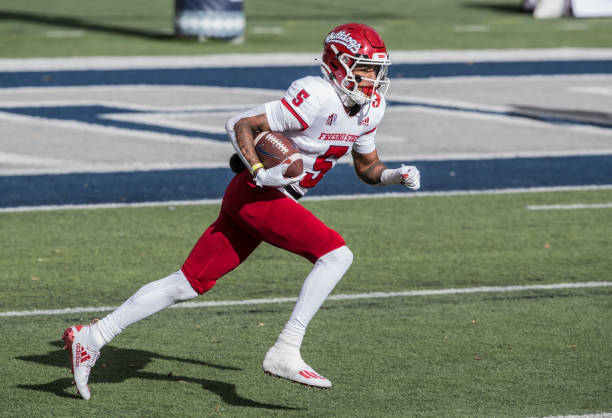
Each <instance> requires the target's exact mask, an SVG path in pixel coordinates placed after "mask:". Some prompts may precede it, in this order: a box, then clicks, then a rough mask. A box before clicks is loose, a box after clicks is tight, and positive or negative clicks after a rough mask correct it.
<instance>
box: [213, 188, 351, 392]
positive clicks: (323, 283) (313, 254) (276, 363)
mask: <svg viewBox="0 0 612 418" xmlns="http://www.w3.org/2000/svg"><path fill="white" fill-rule="evenodd" d="M233 187H235V188H236V190H235V191H234V193H233V195H234V196H240V198H241V201H240V202H239V203H240V204H235V205H232V207H234V208H239V210H236V211H234V212H232V211H231V209H228V212H229V214H230V216H232V217H233V219H235V221H236V223H239V224H241V227H242V229H244V230H250V231H251V233H252V234H253V235H256V236H258V237H259V238H260V239H262V240H264V241H266V242H268V243H270V244H272V245H275V246H277V247H280V248H283V249H285V250H287V251H291V252H293V253H296V254H299V255H302V256H304V257H306V258H307V259H309V260H310V261H312V262H313V263H314V266H313V269H312V271H311V273H310V274H309V275H308V277H307V278H306V280H305V281H304V284H303V285H302V289H301V291H300V295H299V297H298V301H297V303H296V306H295V308H294V310H293V313H292V315H291V318H290V319H289V321H288V323H287V325H286V326H285V328H284V329H283V331H282V332H281V334H280V336H279V338H278V340H277V342H276V344H274V346H273V347H272V348H271V349H270V351H268V354H267V355H266V358H265V360H264V365H263V367H264V370H265V371H266V372H269V373H271V374H274V375H277V376H281V377H285V378H288V379H290V380H293V381H297V382H299V383H304V384H308V385H311V386H319V387H329V386H331V383H330V382H329V380H327V379H325V378H322V377H321V376H320V375H319V374H318V373H316V372H314V370H312V368H310V367H309V366H308V365H307V364H306V363H305V362H304V361H303V360H302V357H301V354H300V347H301V344H302V339H303V337H304V334H305V332H306V327H307V326H308V323H309V322H310V320H311V319H312V318H313V317H314V315H315V314H316V312H317V311H318V310H319V308H320V307H321V305H322V304H323V302H324V301H325V299H326V298H327V297H328V296H329V294H330V293H331V291H332V290H333V289H334V287H335V286H336V284H337V283H338V282H339V281H340V279H341V278H342V276H343V275H344V273H345V272H346V271H347V270H348V268H349V267H350V265H351V263H352V260H353V255H352V253H351V251H350V250H349V249H348V247H346V245H345V242H344V240H343V239H342V237H341V236H340V235H339V234H338V233H337V232H336V231H334V230H332V229H330V228H329V227H327V226H326V225H325V224H324V223H323V222H322V221H321V220H319V219H318V218H317V217H316V216H314V215H313V214H312V213H311V212H310V211H308V210H307V209H305V208H304V207H303V206H302V205H300V204H298V203H297V202H295V201H294V200H292V199H290V198H288V197H286V196H284V195H283V194H282V193H280V192H278V191H277V190H275V189H271V188H264V189H261V188H254V187H253V186H252V183H251V182H249V181H248V178H246V176H245V179H244V181H243V182H236V183H235V184H234V185H233ZM224 203H225V201H224Z"/></svg>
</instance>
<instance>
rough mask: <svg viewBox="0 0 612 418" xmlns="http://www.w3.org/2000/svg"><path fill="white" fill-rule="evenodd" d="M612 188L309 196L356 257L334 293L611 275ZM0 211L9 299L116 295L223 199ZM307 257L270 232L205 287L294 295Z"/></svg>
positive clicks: (153, 267) (233, 295)
mask: <svg viewBox="0 0 612 418" xmlns="http://www.w3.org/2000/svg"><path fill="white" fill-rule="evenodd" d="M610 201H612V191H611V190H601V191H583V192H557V193H525V194H506V195H477V196H440V197H422V198H406V199H393V198H385V199H367V200H354V201H346V200H339V201H321V202H307V203H305V206H306V207H308V208H309V209H311V210H312V211H313V212H314V213H315V214H316V215H318V216H319V217H320V218H321V219H323V220H324V221H325V222H327V224H328V225H330V226H332V227H333V228H335V229H336V230H338V231H339V232H340V233H341V234H342V236H343V237H344V238H345V239H346V241H347V243H348V245H349V246H350V248H351V249H352V250H353V252H354V253H355V262H354V263H353V266H352V267H351V269H350V270H349V272H348V274H347V276H346V277H345V278H344V279H343V280H342V281H341V282H340V284H339V285H338V287H337V288H336V292H338V293H361V292H372V291H399V290H408V289H434V288H448V287H472V286H504V285H520V284H540V283H559V282H583V281H601V280H610V279H612V273H610V272H611V271H612V259H611V258H610V253H611V251H612V242H611V239H610V237H611V236H612V222H611V220H612V211H611V210H610V209H593V210H588V209H586V210H572V211H527V210H525V209H524V208H525V206H527V205H529V204H557V203H562V204H563V203H565V204H570V203H576V202H583V203H601V202H610ZM170 209H172V210H169V208H168V207H165V206H162V207H150V208H122V209H97V210H69V211H54V212H25V213H2V214H0V224H2V228H0V240H1V241H2V242H6V243H9V242H10V243H11V245H4V246H2V247H0V285H2V288H3V290H4V291H3V292H2V293H1V294H0V306H2V310H3V311H7V310H27V309H55V308H63V307H73V306H100V305H115V304H117V303H119V302H121V301H123V300H124V299H125V298H126V296H129V294H131V293H132V292H133V291H135V290H136V289H137V288H138V287H139V286H140V285H142V284H144V283H148V282H149V281H151V280H153V279H157V278H159V277H163V276H164V275H166V274H168V273H170V272H172V271H175V270H177V269H178V268H179V267H180V265H181V264H182V262H183V261H184V259H185V257H186V256H187V255H188V253H189V251H190V250H191V248H192V246H193V244H194V243H195V242H196V240H197V239H198V237H199V236H200V234H201V233H202V232H203V231H204V229H205V228H206V227H207V226H208V225H209V224H210V223H212V221H213V220H214V219H215V218H216V216H217V214H218V211H219V207H218V205H209V206H177V207H176V208H170ZM310 268H311V264H310V263H309V262H308V261H306V260H304V259H302V258H301V257H299V256H296V255H294V254H290V253H287V252H285V251H282V250H279V249H276V248H273V247H271V246H269V245H267V244H264V245H262V246H260V247H259V248H258V249H257V250H256V252H255V253H254V254H253V255H252V256H251V257H250V258H249V259H248V260H247V261H246V263H245V264H243V265H242V266H240V267H239V268H238V269H236V270H235V271H234V272H232V273H230V274H229V275H228V276H226V277H224V278H222V279H221V280H219V282H218V283H217V285H216V286H215V288H214V289H213V291H212V293H210V294H209V295H208V296H207V298H210V299H212V300H236V299H258V298H268V297H287V296H296V295H297V292H298V290H299V287H300V286H301V283H302V280H303V278H304V277H305V276H306V274H307V273H308V272H309V271H310Z"/></svg>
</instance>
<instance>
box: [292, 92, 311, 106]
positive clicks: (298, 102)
mask: <svg viewBox="0 0 612 418" xmlns="http://www.w3.org/2000/svg"><path fill="white" fill-rule="evenodd" d="M308 97H310V94H308V93H307V92H306V90H304V89H302V90H300V91H299V92H298V94H297V95H296V96H295V99H293V100H292V101H291V103H293V105H294V106H299V105H301V104H302V103H303V102H304V100H305V99H308Z"/></svg>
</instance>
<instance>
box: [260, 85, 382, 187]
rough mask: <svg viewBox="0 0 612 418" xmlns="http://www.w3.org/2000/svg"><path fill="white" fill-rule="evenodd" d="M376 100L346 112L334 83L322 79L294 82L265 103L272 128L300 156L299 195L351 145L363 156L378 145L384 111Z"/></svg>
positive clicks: (347, 150) (295, 185) (323, 173)
mask: <svg viewBox="0 0 612 418" xmlns="http://www.w3.org/2000/svg"><path fill="white" fill-rule="evenodd" d="M374 94H375V95H376V97H375V100H372V102H371V103H370V104H366V105H364V106H362V108H361V110H360V111H359V112H358V113H357V114H355V115H354V116H349V115H348V114H347V113H346V111H345V110H344V106H343V105H342V102H341V101H340V98H339V97H338V94H337V93H336V91H335V89H334V87H333V86H332V84H331V83H330V82H329V81H327V80H325V79H324V78H322V77H310V76H309V77H304V78H301V79H298V80H296V81H294V82H293V83H292V84H291V86H290V87H289V89H288V90H287V93H285V96H284V97H283V99H281V100H277V101H273V102H268V103H266V105H265V108H266V115H267V117H268V123H269V124H270V128H271V130H273V131H279V132H283V133H284V134H285V136H286V137H287V138H289V139H291V140H292V141H293V142H294V143H295V145H296V146H297V148H298V149H299V150H300V152H301V154H302V159H303V161H304V171H305V172H306V176H305V177H304V178H303V179H302V180H301V181H300V182H299V183H298V184H293V185H291V187H293V188H294V189H295V190H296V191H297V192H298V193H299V194H304V193H306V191H307V190H308V189H310V188H312V187H314V186H315V185H316V184H317V183H318V182H319V181H320V180H321V179H322V178H323V177H324V176H325V173H327V172H328V171H329V170H330V169H331V168H332V167H333V166H334V165H335V164H336V162H337V161H338V159H339V158H340V157H342V156H344V155H346V154H350V152H351V150H352V149H355V151H357V152H358V153H361V154H367V153H369V152H372V151H374V150H375V149H376V146H375V145H374V136H375V134H376V127H377V126H378V124H379V123H380V121H381V120H382V118H383V115H384V113H385V106H386V103H385V99H384V97H381V96H379V95H378V94H377V93H374Z"/></svg>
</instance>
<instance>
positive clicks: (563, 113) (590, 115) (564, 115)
mask: <svg viewBox="0 0 612 418" xmlns="http://www.w3.org/2000/svg"><path fill="white" fill-rule="evenodd" d="M511 106H512V108H513V111H511V112H510V115H514V116H521V117H524V118H529V119H536V120H543V121H550V122H557V123H578V124H588V125H596V126H601V127H608V128H610V127H612V113H608V112H602V111H590V110H578V109H559V108H547V107H538V106H526V105H511Z"/></svg>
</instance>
